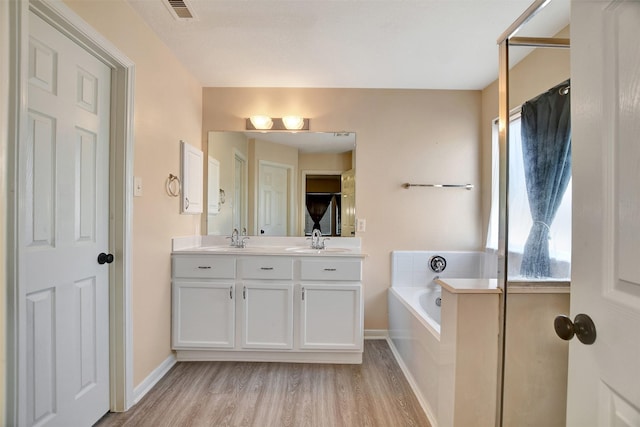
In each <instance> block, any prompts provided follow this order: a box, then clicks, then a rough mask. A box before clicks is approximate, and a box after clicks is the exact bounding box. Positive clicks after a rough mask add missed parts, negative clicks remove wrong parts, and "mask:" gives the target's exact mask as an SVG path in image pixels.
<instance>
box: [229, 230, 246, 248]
mask: <svg viewBox="0 0 640 427" xmlns="http://www.w3.org/2000/svg"><path fill="white" fill-rule="evenodd" d="M227 239H231V246H232V247H234V248H245V247H247V239H249V237H247V236H246V235H244V234H243V235H242V238H241V237H240V233H239V232H238V229H237V228H234V229H233V231H232V232H231V237H227Z"/></svg>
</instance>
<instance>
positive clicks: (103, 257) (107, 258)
mask: <svg viewBox="0 0 640 427" xmlns="http://www.w3.org/2000/svg"><path fill="white" fill-rule="evenodd" d="M112 262H113V255H111V254H105V253H104V252H102V253H100V255H98V264H105V263H106V264H111V263H112Z"/></svg>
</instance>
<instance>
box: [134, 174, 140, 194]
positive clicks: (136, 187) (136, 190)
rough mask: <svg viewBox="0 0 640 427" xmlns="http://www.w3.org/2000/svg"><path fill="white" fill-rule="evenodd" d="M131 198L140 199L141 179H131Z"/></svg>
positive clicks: (137, 177)
mask: <svg viewBox="0 0 640 427" xmlns="http://www.w3.org/2000/svg"><path fill="white" fill-rule="evenodd" d="M133 196H134V197H142V178H141V177H139V176H134V177H133Z"/></svg>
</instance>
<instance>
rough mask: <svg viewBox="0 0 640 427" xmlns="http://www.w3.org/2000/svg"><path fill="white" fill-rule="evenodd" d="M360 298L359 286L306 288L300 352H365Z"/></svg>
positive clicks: (318, 285) (301, 313)
mask: <svg viewBox="0 0 640 427" xmlns="http://www.w3.org/2000/svg"><path fill="white" fill-rule="evenodd" d="M360 294H361V285H359V284H358V285H351V284H349V285H347V284H335V285H324V284H305V285H302V288H301V303H302V308H301V311H300V316H301V331H300V333H301V336H300V348H303V349H327V350H329V349H332V350H361V349H362V340H363V335H362V301H361V296H360Z"/></svg>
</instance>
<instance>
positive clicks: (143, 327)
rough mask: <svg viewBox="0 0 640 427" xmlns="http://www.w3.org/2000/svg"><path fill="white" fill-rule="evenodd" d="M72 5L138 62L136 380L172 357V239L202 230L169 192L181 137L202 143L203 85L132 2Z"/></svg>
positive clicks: (117, 0) (197, 219) (115, 0)
mask: <svg viewBox="0 0 640 427" xmlns="http://www.w3.org/2000/svg"><path fill="white" fill-rule="evenodd" d="M65 3H66V4H67V5H68V6H69V7H71V8H72V9H73V10H74V11H75V12H76V13H78V14H79V15H80V16H81V17H82V18H83V19H84V20H86V21H87V22H88V23H89V24H90V25H91V26H92V27H94V28H95V29H96V30H97V31H98V32H100V33H102V35H104V36H105V37H106V38H107V39H108V40H110V41H111V42H112V43H113V44H114V45H115V46H116V47H117V48H118V49H120V50H121V51H122V52H123V53H124V54H125V55H127V56H128V57H129V58H130V59H131V60H132V61H134V62H135V65H136V81H135V112H134V115H135V121H134V139H135V153H134V156H135V159H134V175H135V176H139V177H141V178H142V181H143V186H144V195H143V196H142V197H136V198H134V202H133V259H132V265H133V286H132V287H133V291H132V292H133V358H134V367H133V369H134V371H133V373H134V385H137V384H139V383H140V382H141V381H142V380H143V379H144V378H145V377H146V376H147V375H149V373H150V372H151V371H152V370H153V369H155V368H156V367H158V365H160V363H161V362H162V361H163V360H165V359H166V358H167V357H168V356H169V355H170V354H171V348H170V332H171V327H170V326H171V305H170V304H171V262H170V253H171V238H172V237H175V236H184V235H193V234H200V215H180V213H179V209H180V207H179V198H175V197H169V196H168V195H167V194H166V193H165V180H166V179H167V177H168V176H169V174H170V173H173V174H179V173H180V140H181V139H182V140H184V141H186V142H188V143H190V144H192V145H194V146H196V147H198V148H200V147H201V145H202V137H201V133H200V132H201V129H202V122H201V120H202V90H201V86H200V84H199V83H198V81H196V79H195V78H194V77H193V76H192V75H191V74H190V73H189V72H187V70H186V69H185V68H184V67H183V66H182V65H181V64H180V63H179V62H178V61H177V59H176V58H175V57H174V55H173V54H172V53H171V52H170V51H169V49H168V48H167V47H166V46H165V45H164V44H163V43H161V42H160V41H159V39H158V38H157V36H156V35H155V34H154V33H153V32H152V31H151V30H150V29H149V27H147V26H146V24H145V23H144V22H143V21H142V20H141V19H140V18H139V16H138V15H137V14H136V13H135V12H134V11H133V9H132V8H131V7H130V6H129V4H128V3H127V2H126V1H124V0H111V1H108V2H106V1H78V0H76V1H74V0H68V1H65Z"/></svg>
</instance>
